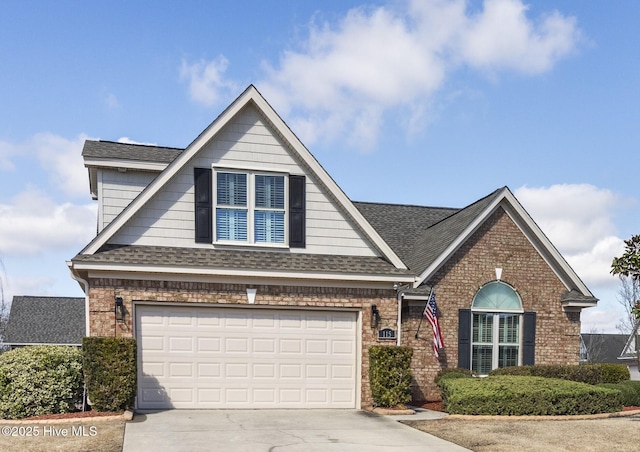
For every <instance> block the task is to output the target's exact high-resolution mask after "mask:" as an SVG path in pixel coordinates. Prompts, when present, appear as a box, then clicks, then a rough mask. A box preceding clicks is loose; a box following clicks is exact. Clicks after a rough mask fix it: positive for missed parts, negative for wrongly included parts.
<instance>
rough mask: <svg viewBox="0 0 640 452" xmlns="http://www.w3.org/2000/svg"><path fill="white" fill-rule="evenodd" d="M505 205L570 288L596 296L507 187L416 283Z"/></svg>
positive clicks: (445, 259)
mask: <svg viewBox="0 0 640 452" xmlns="http://www.w3.org/2000/svg"><path fill="white" fill-rule="evenodd" d="M499 207H502V208H503V209H504V211H505V212H506V213H507V215H509V217H510V218H511V219H512V220H513V222H514V223H515V224H516V226H518V228H519V229H520V230H521V231H522V233H523V234H524V235H525V237H527V240H529V242H530V243H531V244H532V245H533V247H534V248H535V249H536V251H538V254H540V256H541V257H542V258H543V259H544V260H545V262H547V264H548V265H549V266H550V268H551V269H552V270H553V271H554V272H555V273H556V275H557V276H558V278H559V279H560V280H561V281H562V282H563V284H564V285H565V287H566V288H567V290H569V289H571V288H573V287H575V288H577V289H578V290H579V291H580V292H581V293H582V294H583V295H585V296H590V297H593V294H592V293H591V292H590V291H589V289H588V288H587V286H586V285H585V284H584V282H582V280H581V279H580V277H579V276H578V275H577V274H576V273H575V271H574V270H573V269H572V268H571V266H569V264H568V263H567V261H566V260H565V259H564V257H562V255H561V254H560V252H559V251H558V250H557V249H556V247H555V246H553V244H552V243H551V241H549V239H548V238H547V236H546V235H545V234H544V233H543V232H542V230H541V229H540V227H539V226H538V225H537V224H536V222H535V221H533V219H532V218H531V216H530V215H529V214H528V213H527V211H526V210H525V209H524V207H522V205H521V204H520V202H519V201H518V200H517V199H516V197H515V196H514V195H513V193H511V191H510V190H509V189H508V188H507V187H504V188H503V189H502V191H501V192H500V194H499V195H498V196H496V198H495V199H494V200H493V202H492V203H491V204H489V205H488V206H487V207H486V208H485V209H484V211H483V212H482V213H481V214H480V215H478V216H477V217H476V218H475V219H474V220H473V222H472V223H471V224H470V225H469V226H468V227H467V228H466V229H465V230H464V231H463V232H462V233H461V234H460V235H459V236H458V237H457V238H456V239H455V240H454V241H453V242H452V243H451V244H450V245H449V246H448V247H447V248H446V249H445V250H444V252H443V253H442V254H440V256H438V258H437V259H435V260H434V261H433V263H432V264H431V265H430V266H429V267H427V268H426V269H425V271H424V272H422V273H421V274H420V275H419V276H418V278H417V282H416V283H415V285H414V287H418V286H420V285H421V284H422V283H424V282H425V281H428V280H429V278H431V277H432V276H433V274H434V273H435V272H436V271H438V269H440V267H442V265H443V264H444V263H445V262H446V261H447V260H448V259H449V258H450V257H451V256H452V255H453V253H454V252H455V251H456V250H458V248H460V246H462V244H463V243H465V242H466V241H467V240H468V239H469V238H470V237H471V235H472V234H473V233H474V232H475V231H476V230H477V229H478V228H479V227H480V226H481V225H482V224H483V223H484V222H485V221H487V219H488V218H489V217H490V216H491V215H492V214H493V213H494V212H495V211H496V209H498V208H499Z"/></svg>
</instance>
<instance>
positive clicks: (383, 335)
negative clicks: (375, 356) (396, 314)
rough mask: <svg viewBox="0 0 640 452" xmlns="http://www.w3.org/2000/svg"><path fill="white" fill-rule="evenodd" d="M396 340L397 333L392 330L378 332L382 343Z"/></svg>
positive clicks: (384, 329)
mask: <svg viewBox="0 0 640 452" xmlns="http://www.w3.org/2000/svg"><path fill="white" fill-rule="evenodd" d="M395 339H396V331H395V330H392V329H391V328H383V329H381V330H378V340H380V341H393V340H395Z"/></svg>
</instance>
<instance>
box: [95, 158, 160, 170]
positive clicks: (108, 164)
mask: <svg viewBox="0 0 640 452" xmlns="http://www.w3.org/2000/svg"><path fill="white" fill-rule="evenodd" d="M84 166H86V167H87V168H94V167H95V168H125V169H132V170H138V171H153V172H158V173H159V172H161V171H164V169H165V168H166V167H167V166H169V164H168V163H161V162H144V161H140V160H124V159H100V158H85V159H84Z"/></svg>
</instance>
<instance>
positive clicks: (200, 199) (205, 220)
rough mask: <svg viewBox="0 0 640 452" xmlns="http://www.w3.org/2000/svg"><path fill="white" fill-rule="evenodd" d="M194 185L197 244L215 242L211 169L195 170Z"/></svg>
mask: <svg viewBox="0 0 640 452" xmlns="http://www.w3.org/2000/svg"><path fill="white" fill-rule="evenodd" d="M193 182H194V183H193V185H194V199H195V210H194V211H195V224H196V243H212V242H213V228H212V224H213V212H212V207H211V205H212V203H211V201H212V199H211V197H212V190H211V169H210V168H194V169H193Z"/></svg>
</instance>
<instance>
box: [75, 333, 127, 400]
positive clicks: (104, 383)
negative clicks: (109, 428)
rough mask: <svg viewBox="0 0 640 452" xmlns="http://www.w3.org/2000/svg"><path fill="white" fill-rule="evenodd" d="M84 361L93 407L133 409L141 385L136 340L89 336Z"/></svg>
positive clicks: (83, 347) (84, 340) (85, 345)
mask: <svg viewBox="0 0 640 452" xmlns="http://www.w3.org/2000/svg"><path fill="white" fill-rule="evenodd" d="M82 360H83V368H84V378H85V383H86V385H87V391H88V393H89V400H90V401H91V406H92V408H94V409H95V410H97V411H119V410H124V409H126V408H129V407H132V406H133V401H134V398H135V395H136V383H137V365H136V341H135V339H131V338H114V337H85V338H83V339H82Z"/></svg>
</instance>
